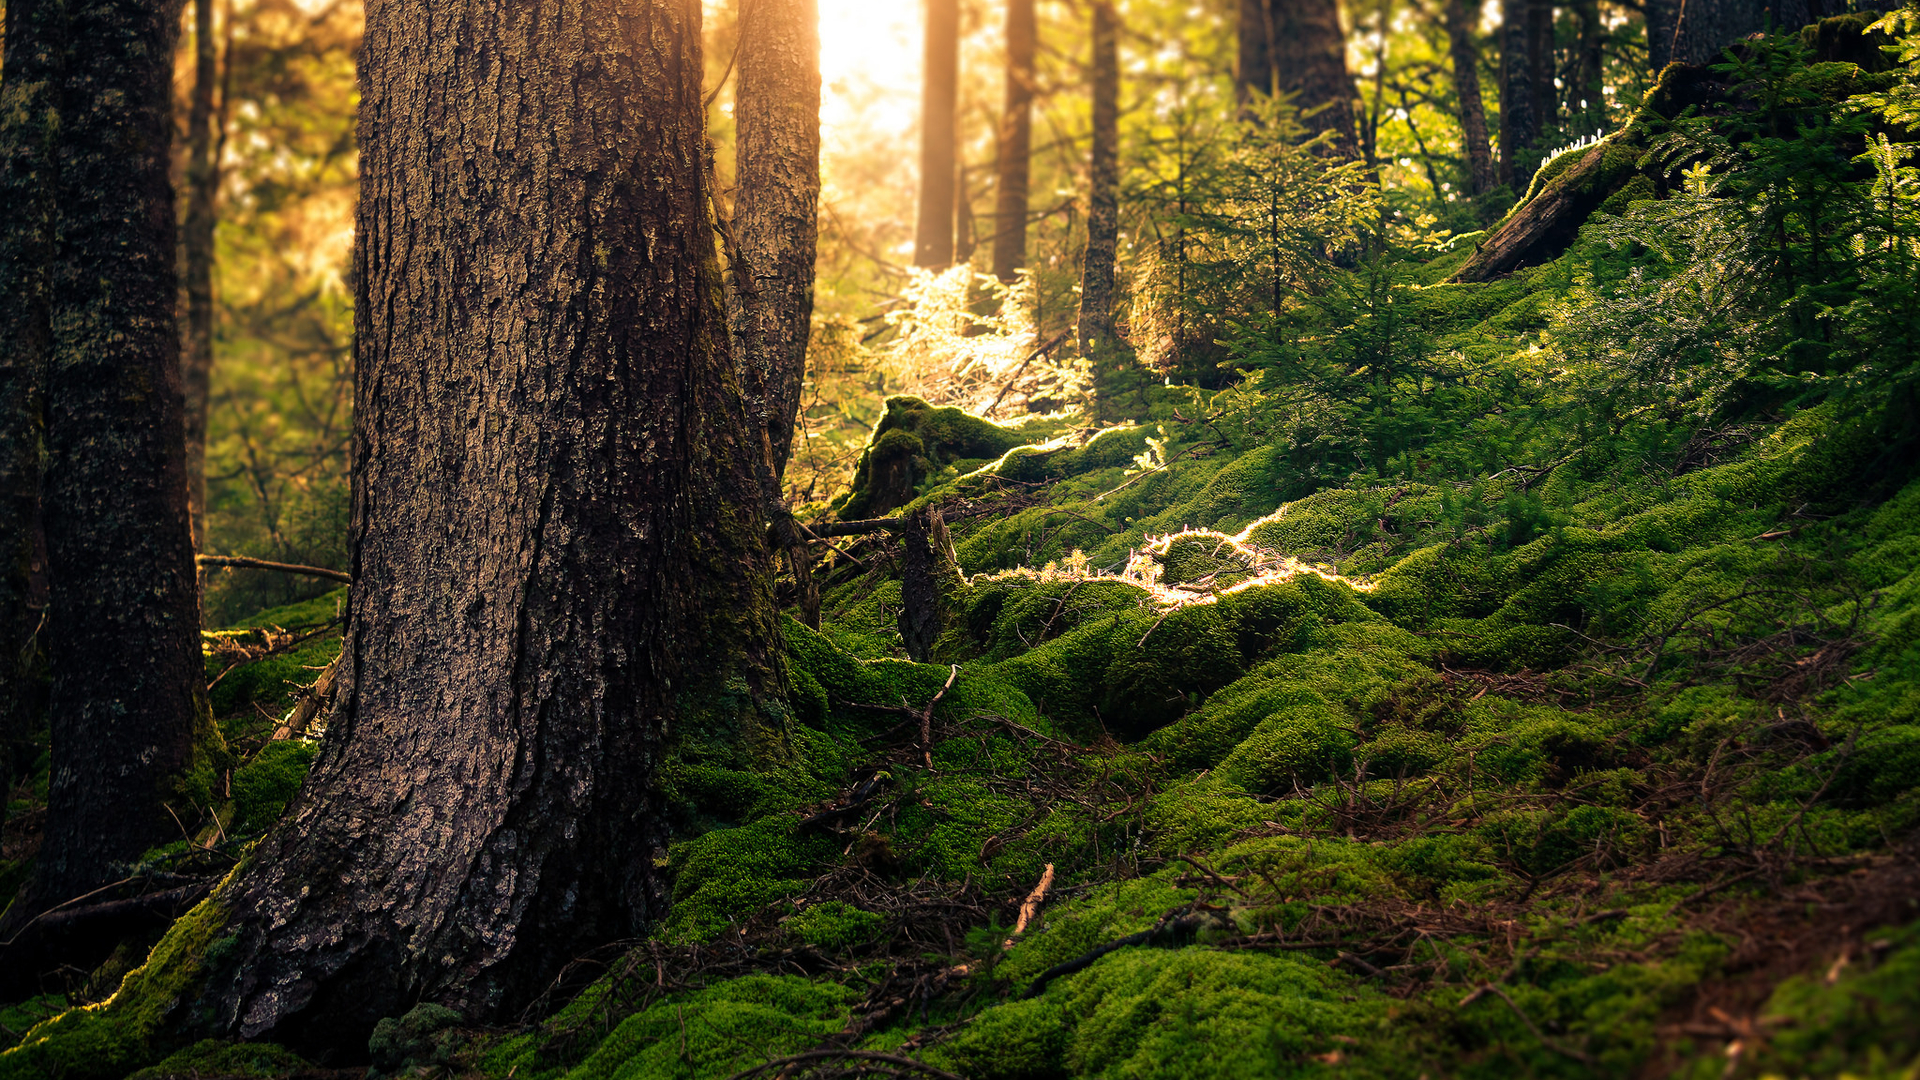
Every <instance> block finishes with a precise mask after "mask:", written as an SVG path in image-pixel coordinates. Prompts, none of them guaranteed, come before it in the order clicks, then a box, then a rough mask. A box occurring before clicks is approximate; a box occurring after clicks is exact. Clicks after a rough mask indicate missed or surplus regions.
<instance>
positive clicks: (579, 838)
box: [203, 0, 784, 1049]
mask: <svg viewBox="0 0 1920 1080" xmlns="http://www.w3.org/2000/svg"><path fill="white" fill-rule="evenodd" d="M700 16H701V5H700V2H699V0H554V2H552V3H546V4H510V3H506V2H504V0H453V2H443V0H374V2H373V3H370V4H368V6H367V26H366V44H365V47H364V51H363V53H362V58H361V63H360V90H361V104H360V118H359V133H360V146H361V176H362V193H361V196H360V204H359V210H358V220H357V228H356V251H355V260H356V271H357V272H356V275H355V277H356V281H357V293H358V295H357V298H356V300H357V302H356V304H355V320H356V327H355V330H356V335H355V336H356V341H357V345H356V371H355V383H356V387H355V401H356V413H355V421H356V429H355V436H354V440H355V446H354V451H355V452H354V462H355V467H354V483H353V500H354V501H353V519H352V536H351V545H352V552H353V555H352V560H353V569H352V574H353V579H354V586H353V593H352V599H351V601H350V609H349V618H348V628H347V634H346V642H345V649H344V651H343V653H342V659H341V661H340V669H339V689H338V702H337V704H336V707H335V712H334V714H333V717H332V719H331V721H330V724H329V729H328V733H327V739H326V743H325V745H324V747H323V749H322V752H321V755H320V757H319V759H318V761H317V762H316V763H315V766H314V770H313V772H312V774H311V776H310V777H309V779H308V781H307V784H306V786H305V788H304V789H303V790H302V793H301V795H300V797H299V798H298V799H297V800H296V802H295V804H294V806H293V807H292V808H291V810H290V812H289V815H288V818H287V819H286V820H285V821H284V822H283V823H282V825H281V827H280V828H279V829H277V830H276V831H275V832H274V833H273V834H272V835H271V836H269V837H268V838H267V839H266V840H265V841H263V842H262V845H261V847H260V848H259V849H258V851H257V853H256V854H255V856H254V858H253V860H252V862H251V864H250V869H249V870H248V871H246V872H244V873H243V875H242V876H241V877H240V878H238V879H237V880H236V881H235V882H234V883H233V884H232V885H231V886H230V887H229V888H228V890H227V892H226V894H225V901H224V902H226V903H229V904H231V905H232V907H231V910H232V912H233V915H232V918H231V921H230V929H231V931H232V933H233V934H234V938H233V942H234V944H233V948H232V950H231V951H230V952H229V953H228V954H227V957H226V960H225V961H224V962H223V964H222V965H221V966H220V967H219V969H218V970H215V971H212V972H210V974H209V981H208V984H207V990H206V1000H205V1001H204V1003H203V1004H204V1005H205V1006H206V1007H207V1008H208V1009H209V1010H211V1011H212V1013H213V1015H215V1016H217V1017H218V1018H219V1019H218V1025H219V1027H221V1028H222V1029H224V1030H225V1031H228V1032H230V1033H233V1034H236V1035H239V1036H242V1037H245V1038H262V1037H265V1038H273V1039H277V1040H282V1041H286V1042H289V1043H291V1044H292V1045H294V1046H297V1047H305V1048H310V1049H311V1048H315V1047H326V1046H335V1047H337V1046H351V1045H355V1044H356V1041H358V1042H360V1043H364V1040H365V1038H366V1035H367V1032H368V1031H369V1030H370V1029H371V1027H372V1026H373V1024H374V1022H375V1021H376V1020H378V1019H379V1018H381V1017H383V1016H389V1015H396V1014H399V1013H403V1012H405V1011H406V1010H407V1009H408V1008H409V1007H411V1006H412V1005H413V1004H414V1003H416V1002H419V1001H434V1002H438V1003H441V1004H443V1005H447V1006H450V1007H452V1008H454V1009H457V1010H459V1011H461V1012H462V1013H464V1014H465V1015H467V1016H468V1017H469V1018H471V1019H473V1020H478V1021H485V1020H488V1019H493V1018H498V1017H501V1016H503V1015H506V1014H507V1013H508V1011H510V1010H511V1009H513V1008H514V1007H516V1006H518V1005H520V1004H523V1003H524V1002H525V1001H526V1000H527V999H528V998H529V997H531V996H532V995H533V994H534V993H535V992H537V991H538V990H539V989H540V988H541V987H542V986H544V985H545V983H546V981H547V980H548V978H549V977H550V976H551V975H552V973H553V971H554V970H555V969H556V968H557V967H558V966H559V965H560V964H563V963H564V962H566V960H567V959H568V958H569V957H572V956H575V955H578V953H579V952H580V951H581V950H582V948H584V947H586V946H589V945H594V944H601V943H604V942H606V941H608V940H610V939H613V938H619V937H627V936H633V935H635V934H637V933H640V932H642V931H644V930H645V928H646V927H647V926H648V924H649V923H650V922H651V921H652V920H653V919H654V918H655V917H656V916H658V915H659V914H660V913H661V911H662V908H663V904H664V896H663V892H662V883H661V879H660V871H659V870H658V869H657V866H658V863H657V860H658V859H660V858H661V857H662V856H663V854H664V846H665V842H666V839H667V837H666V828H665V824H664V822H663V820H662V816H661V814H660V812H659V809H660V808H659V798H660V797H659V795H658V793H657V789H656V787H655V785H654V783H653V780H654V777H655V774H656V771H657V769H658V768H659V765H660V762H661V760H662V755H663V754H664V753H666V752H667V751H668V749H669V747H670V746H671V745H672V743H673V742H674V741H675V740H682V739H702V740H708V741H711V742H723V743H727V744H729V745H733V746H743V745H744V746H759V747H762V748H764V749H766V751H767V752H768V753H777V752H779V750H778V744H777V732H775V731H773V730H771V728H770V726H769V724H768V723H767V721H768V712H767V711H766V710H770V709H772V708H773V706H772V705H771V701H772V699H773V698H774V697H775V696H777V695H778V694H779V693H781V692H783V690H784V686H783V685H782V681H783V672H782V669H781V666H780V665H781V660H780V654H779V653H778V652H777V642H778V627H777V624H776V622H775V613H774V609H773V606H772V597H771V591H770V584H769V574H768V559H769V557H768V554H767V548H766V528H767V524H766V519H765V514H764V499H763V497H762V488H761V486H760V485H761V476H762V473H763V471H764V457H763V455H764V452H765V445H766V444H765V442H764V429H763V428H762V427H761V425H760V422H759V418H758V417H756V416H754V415H752V414H751V411H750V410H749V408H748V406H747V404H746V402H745V401H744V400H743V396H742V393H741V388H740V385H739V376H738V373H737V370H736V366H735V364H734V362H733V358H732V356H731V353H730V350H729V347H728V340H727V332H726V323H725V316H724V312H723V310H722V306H721V279H720V270H719V266H718V260H717V256H716V251H715V243H714V233H713V229H712V227H711V220H710V218H709V216H708V209H707V207H708V191H707V187H706V184H707V173H706V165H705V159H706V153H705V132H704V109H703V104H702V98H701V52H700ZM763 703H765V704H763Z"/></svg>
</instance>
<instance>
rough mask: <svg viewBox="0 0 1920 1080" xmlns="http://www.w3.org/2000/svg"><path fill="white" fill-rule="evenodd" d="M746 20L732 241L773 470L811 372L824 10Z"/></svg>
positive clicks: (782, 5)
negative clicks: (739, 267) (740, 266)
mask: <svg viewBox="0 0 1920 1080" xmlns="http://www.w3.org/2000/svg"><path fill="white" fill-rule="evenodd" d="M742 19H743V22H742V24H741V27H740V55H739V64H740V84H739V88H738V90H737V92H736V94H735V97H734V113H733V118H734V124H735V129H736V132H737V135H736V152H735V153H736V158H737V160H738V167H737V170H736V172H737V176H738V179H737V181H736V183H737V185H738V189H737V190H738V194H737V195H736V196H735V198H734V204H733V230H734V240H735V242H736V244H737V245H738V248H739V250H738V255H739V257H740V259H741V260H742V261H743V262H744V264H745V266H744V269H745V273H743V274H736V275H735V280H736V281H737V282H741V283H743V287H742V288H740V289H739V290H738V293H739V295H738V296H736V297H735V301H736V303H735V305H734V309H733V311H732V312H731V315H732V318H733V326H734V330H735V341H736V343H737V344H738V345H739V346H740V347H741V348H742V349H743V350H744V352H745V355H744V356H742V357H741V361H742V363H743V364H744V365H745V366H746V367H747V368H748V369H749V370H750V373H751V376H752V377H753V378H755V379H757V381H758V382H759V383H760V387H761V393H762V394H763V395H764V400H765V405H766V424H767V438H768V441H769V444H770V446H771V450H772V465H773V472H774V476H775V478H776V479H778V478H779V477H780V476H782V475H784V474H785V473H786V469H787V458H788V457H789V456H790V455H791V453H792V451H793V426H794V420H795V417H796V416H797V415H798V414H799V411H800V389H801V386H802V384H803V383H804V382H805V380H806V372H807V338H808V334H809V330H810V328H811V323H812V318H813V275H814V257H815V253H816V251H815V245H816V240H817V237H818V235H819V216H818V214H819V205H820V15H819V9H818V7H817V5H816V2H815V0H755V2H753V3H749V4H747V5H746V7H745V11H744V14H743V15H742Z"/></svg>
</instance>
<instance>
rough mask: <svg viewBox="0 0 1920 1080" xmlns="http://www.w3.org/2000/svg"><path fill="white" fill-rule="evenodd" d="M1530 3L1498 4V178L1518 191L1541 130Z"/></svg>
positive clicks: (1518, 0) (1505, 1)
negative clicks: (1530, 49) (1530, 44)
mask: <svg viewBox="0 0 1920 1080" xmlns="http://www.w3.org/2000/svg"><path fill="white" fill-rule="evenodd" d="M1529 2H1530V0H1501V4H1500V13H1501V18H1500V179H1501V181H1502V182H1503V183H1506V184H1508V185H1510V186H1512V187H1515V188H1518V187H1520V186H1521V185H1522V184H1525V183H1526V182H1527V180H1528V178H1529V177H1528V175H1527V172H1526V170H1527V167H1528V166H1529V165H1531V164H1532V161H1531V158H1532V152H1533V147H1534V142H1535V141H1536V140H1537V139H1538V137H1539V134H1540V129H1539V126H1538V125H1537V123H1536V122H1535V119H1534V113H1533V74H1532V70H1531V68H1530V66H1529V64H1528V60H1527V8H1528V4H1529Z"/></svg>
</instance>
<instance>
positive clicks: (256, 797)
mask: <svg viewBox="0 0 1920 1080" xmlns="http://www.w3.org/2000/svg"><path fill="white" fill-rule="evenodd" d="M318 754H319V747H318V746H317V745H315V744H314V743H310V742H304V741H295V740H290V739H283V740H281V741H279V742H271V743H268V744H267V745H266V746H264V747H262V748H261V749H260V753H259V754H257V755H255V756H254V759H253V760H252V761H249V762H247V763H246V764H245V765H242V766H240V767H239V768H238V769H235V770H234V772H233V824H232V825H231V826H229V827H230V828H231V829H232V830H233V831H234V832H236V833H239V834H240V835H243V836H245V835H252V834H254V833H262V832H265V831H266V830H267V829H268V828H269V827H271V826H272V825H273V823H274V822H276V821H278V820H280V815H281V813H282V812H284V811H285V810H286V808H287V803H288V802H290V801H292V799H293V795H294V792H296V791H299V790H300V784H301V782H302V781H304V780H305V779H306V778H307V768H308V767H309V766H311V765H312V764H313V759H314V758H315V757H316V756H317V755H318Z"/></svg>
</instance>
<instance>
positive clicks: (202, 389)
mask: <svg viewBox="0 0 1920 1080" xmlns="http://www.w3.org/2000/svg"><path fill="white" fill-rule="evenodd" d="M213 4H214V0H194V4H193V96H192V98H191V100H190V103H189V105H188V108H187V178H186V179H187V215H186V221H185V223H184V225H183V229H182V236H181V238H180V239H181V245H180V246H181V254H182V265H181V276H182V278H183V281H182V284H183V285H184V286H185V291H186V294H187V306H186V326H185V337H184V340H183V347H182V350H181V355H180V373H181V382H182V384H183V386H184V388H185V392H186V437H187V508H188V512H189V513H190V514H191V515H192V522H193V546H194V550H196V551H204V550H205V549H206V544H207V413H208V406H209V403H210V400H211V394H212V380H213V323H214V309H213V260H214V249H213V234H214V227H215V225H216V224H217V223H218V219H217V217H216V211H215V204H216V200H217V198H218V193H219V190H220V162H219V161H218V159H217V157H216V154H215V145H216V139H215V136H214V129H215V114H214V104H213V96H214V88H215V86H216V84H217V83H218V82H219V78H220V75H219V60H218V51H217V50H216V49H215V48H214V37H213ZM220 126H221V127H224V126H225V125H224V123H222V124H221V125H220Z"/></svg>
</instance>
